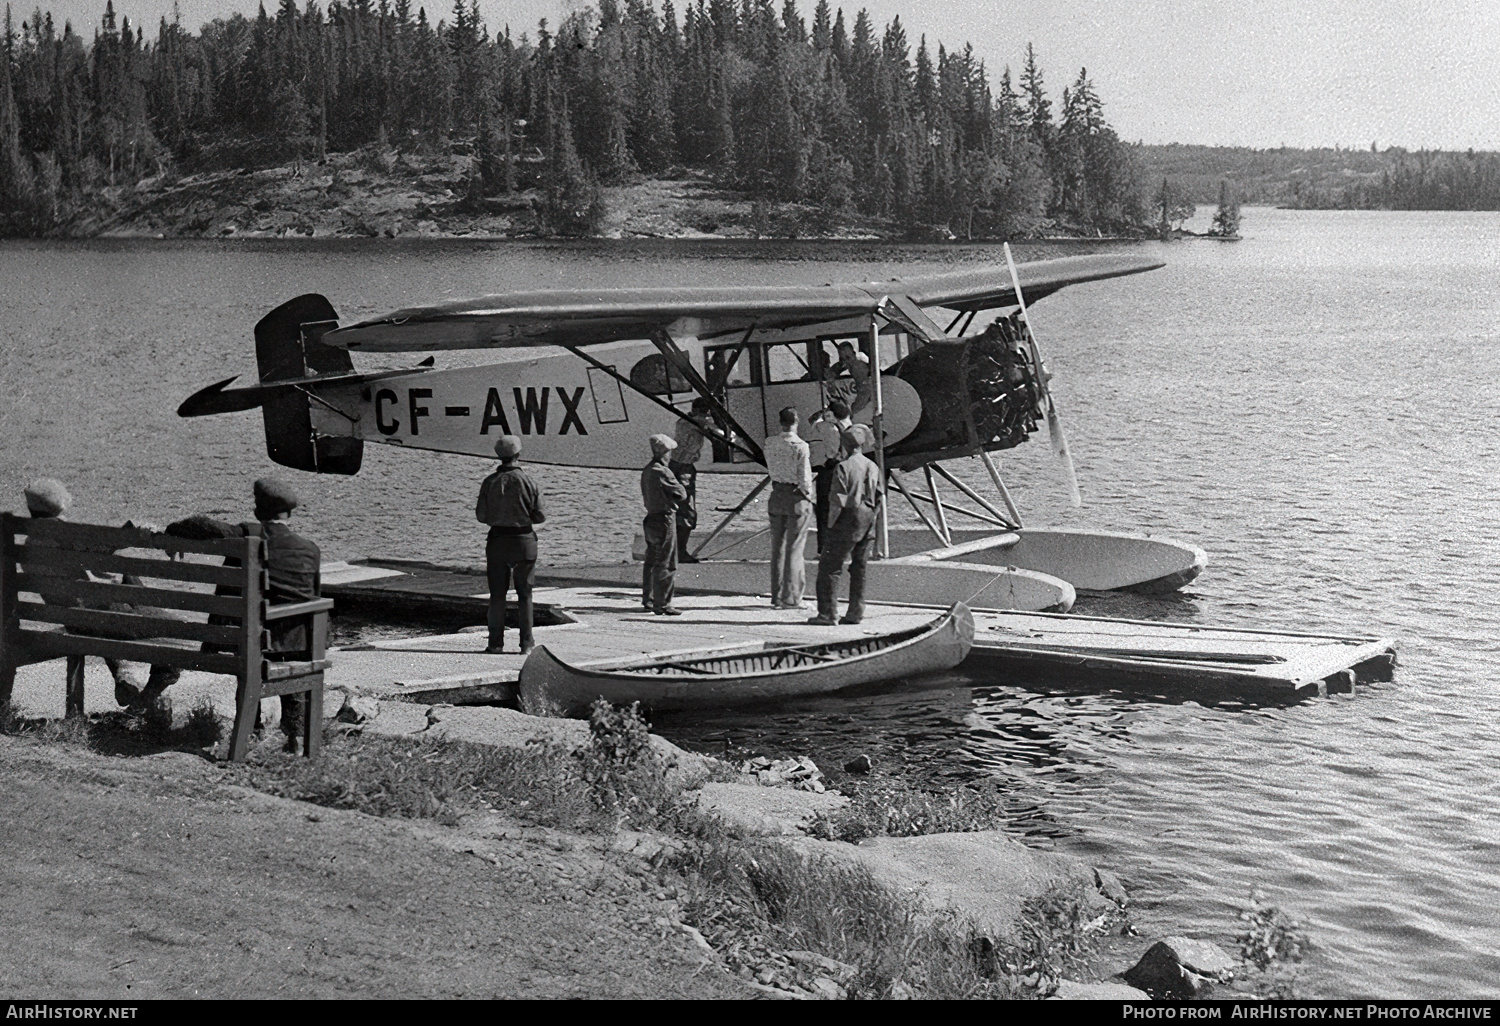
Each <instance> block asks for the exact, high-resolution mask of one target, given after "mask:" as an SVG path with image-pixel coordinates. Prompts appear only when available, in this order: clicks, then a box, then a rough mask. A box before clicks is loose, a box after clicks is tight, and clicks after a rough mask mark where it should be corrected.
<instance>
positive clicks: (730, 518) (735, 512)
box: [692, 475, 771, 556]
mask: <svg viewBox="0 0 1500 1026" xmlns="http://www.w3.org/2000/svg"><path fill="white" fill-rule="evenodd" d="M770 483H771V478H770V476H769V475H767V476H766V477H763V478H761V479H760V484H758V485H756V486H755V487H754V488H752V489H750V494H749V495H747V496H745V497H744V498H743V499H741V500H740V504H739V505H738V506H736V507H734V509H732V510H730V511H729V513H728V515H726V516H725V517H724V519H723V520H720V521H719V526H718V527H715V528H714V529H713V530H712V531H710V532H708V537H707V538H704V539H703V540H702V541H701V542H699V543H698V547H697V548H695V549H694V550H693V553H692V554H693V555H694V556H697V555H698V554H699V553H701V552H702V551H703V550H704V549H706V548H708V543H709V542H711V541H713V540H714V539H715V538H717V537H718V536H719V535H721V534H723V533H724V528H726V527H728V526H729V525H730V524H731V523H733V522H734V518H735V517H737V516H739V515H740V514H741V513H743V512H744V511H745V507H746V506H748V505H750V504H751V503H752V502H754V501H755V497H756V496H757V495H759V494H760V493H761V492H763V491H765V489H766V485H768V484H770ZM764 533H765V532H764V531H761V532H759V533H758V534H757V535H752V536H751V537H758V536H759V534H764ZM746 540H747V541H748V540H749V539H746ZM731 548H733V546H731Z"/></svg>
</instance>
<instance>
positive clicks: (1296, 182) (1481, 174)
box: [1135, 143, 1500, 210]
mask: <svg viewBox="0 0 1500 1026" xmlns="http://www.w3.org/2000/svg"><path fill="white" fill-rule="evenodd" d="M1135 151H1136V152H1135V155H1136V158H1137V160H1138V162H1139V163H1140V165H1141V166H1142V167H1143V168H1144V169H1145V171H1146V174H1147V176H1148V180H1149V181H1153V182H1155V181H1160V180H1162V179H1163V178H1166V179H1168V180H1169V181H1170V183H1171V187H1172V189H1173V190H1174V191H1176V192H1177V193H1179V194H1180V195H1182V196H1183V197H1184V198H1186V199H1188V200H1191V201H1194V202H1197V203H1207V202H1211V201H1212V200H1213V198H1214V196H1215V194H1216V193H1217V191H1218V190H1219V188H1220V183H1221V182H1223V181H1224V180H1226V179H1227V180H1229V181H1231V182H1232V183H1233V188H1234V191H1235V193H1236V194H1237V195H1238V196H1239V198H1240V199H1241V200H1242V201H1243V202H1246V203H1252V204H1258V205H1271V206H1287V207H1297V208H1304V209H1317V208H1358V209H1386V210H1500V154H1497V153H1492V152H1482V151H1481V152H1476V151H1474V150H1468V151H1456V150H1418V151H1411V150H1407V149H1404V148H1401V147H1397V146H1389V147H1386V148H1385V149H1380V148H1378V147H1377V146H1375V145H1373V144H1372V145H1370V146H1368V147H1355V148H1352V149H1351V148H1342V147H1329V148H1323V149H1294V148H1290V147H1280V148H1277V149H1267V150H1254V149H1249V148H1246V147H1230V146H1185V145H1182V144H1177V143H1174V144H1172V145H1169V146H1138V147H1136V148H1135Z"/></svg>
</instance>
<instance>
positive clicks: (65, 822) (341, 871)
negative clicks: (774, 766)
mask: <svg viewBox="0 0 1500 1026" xmlns="http://www.w3.org/2000/svg"><path fill="white" fill-rule="evenodd" d="M223 774H224V771H222V770H220V769H218V768H216V767H215V766H213V765H212V764H210V763H208V762H206V761H204V760H202V759H200V758H198V757H197V756H193V755H188V754H183V753H166V754H162V755H156V756H147V757H143V758H130V759H122V758H111V757H107V756H100V755H94V754H91V753H89V752H87V751H84V750H82V749H80V748H76V747H74V746H71V745H57V744H40V743H37V742H35V741H31V740H27V739H24V738H14V737H0V792H3V793H4V794H5V796H6V797H5V800H4V803H3V805H4V813H5V827H4V829H3V830H0V890H3V892H4V893H5V895H6V898H5V900H4V901H3V902H0V993H5V994H7V995H10V996H13V997H17V998H114V999H122V998H132V997H139V998H169V997H214V998H261V997H295V998H306V997H383V998H453V997H484V998H488V997H531V998H560V997H591V998H608V997H651V998H715V997H742V996H746V991H745V990H744V989H742V988H741V987H740V985H739V984H737V983H735V982H734V981H732V980H731V979H729V978H728V977H727V976H726V975H725V974H723V973H722V972H721V971H718V970H715V969H712V968H709V967H707V966H705V965H704V964H703V959H702V958H701V956H698V955H697V954H696V952H695V951H694V949H693V948H692V946H691V943H690V942H689V941H688V940H687V939H686V938H684V937H683V936H682V935H681V934H680V933H678V932H676V931H674V930H673V929H672V928H671V927H670V926H669V925H667V923H668V920H669V918H670V917H671V914H672V911H673V907H674V906H673V902H672V900H671V898H670V897H669V896H667V895H666V894H665V892H661V891H658V890H656V886H657V885H656V883H655V881H654V878H652V876H651V874H650V873H649V872H647V871H646V870H645V864H644V863H642V862H640V861H639V860H638V859H633V858H632V857H630V856H616V855H612V854H604V853H601V852H599V851H597V850H594V849H592V848H589V847H587V846H586V845H583V844H580V843H577V842H576V841H573V840H570V839H569V835H561V834H556V833H553V832H542V831H534V830H532V831H527V832H526V835H525V837H524V838H518V837H514V836H512V837H506V836H498V837H497V836H495V831H493V830H491V831H488V832H487V833H486V831H475V830H472V829H468V828H467V825H465V826H461V827H460V828H458V829H449V828H443V827H438V826H435V825H432V824H430V823H414V822H407V821H397V820H384V819H377V818H373V817H370V816H365V815H362V814H359V813H353V812H342V811H338V810H332V809H326V808H320V807H317V806H312V805H307V804H304V803H301V802H294V801H289V800H285V799H279V798H274V797H271V796H268V795H265V794H261V793H259V792H255V791H251V790H247V789H245V788H241V787H237V786H234V785H232V784H229V783H228V782H227V781H226V780H225V778H224V775H223ZM512 833H514V832H512Z"/></svg>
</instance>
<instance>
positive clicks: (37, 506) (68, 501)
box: [26, 477, 73, 517]
mask: <svg viewBox="0 0 1500 1026" xmlns="http://www.w3.org/2000/svg"><path fill="white" fill-rule="evenodd" d="M71 505H73V496H71V495H69V494H68V490H67V489H66V488H64V487H63V483H62V482H61V481H59V480H57V478H55V477H39V478H37V479H36V480H35V481H33V482H31V484H29V485H27V486H26V508H27V509H28V510H30V511H31V515H32V516H35V517H60V516H62V515H63V513H64V511H66V510H67V508H68V507H69V506H71Z"/></svg>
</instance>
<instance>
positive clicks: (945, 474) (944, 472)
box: [932, 463, 1021, 530]
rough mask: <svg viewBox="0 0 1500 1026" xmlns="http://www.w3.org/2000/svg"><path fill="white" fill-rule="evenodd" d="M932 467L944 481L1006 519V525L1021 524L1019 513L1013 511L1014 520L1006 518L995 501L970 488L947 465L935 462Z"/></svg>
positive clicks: (1015, 525)
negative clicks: (997, 507) (996, 506)
mask: <svg viewBox="0 0 1500 1026" xmlns="http://www.w3.org/2000/svg"><path fill="white" fill-rule="evenodd" d="M932 469H933V470H935V471H937V472H938V474H939V475H940V476H941V477H942V479H943V480H944V481H947V482H948V483H949V484H951V485H952V486H953V487H954V488H957V489H958V490H959V491H961V492H963V493H964V494H965V495H967V496H968V497H969V498H971V499H973V500H974V501H975V502H977V503H979V505H981V506H983V507H984V508H985V509H987V510H989V511H990V512H991V513H992V514H994V516H995V517H996V519H998V520H1002V521H1004V522H1005V526H1006V527H1007V528H1010V529H1012V530H1014V529H1015V528H1017V527H1020V526H1021V525H1020V524H1019V523H1018V522H1017V521H1019V520H1020V519H1021V518H1020V516H1019V514H1015V513H1012V514H1011V516H1012V517H1014V520H1006V519H1005V514H1004V513H1002V512H1000V511H999V510H998V509H996V508H995V504H994V503H992V502H990V501H989V500H988V499H986V498H985V497H984V496H982V495H980V494H979V493H978V492H976V491H975V490H974V489H972V488H970V487H969V486H968V485H966V484H964V483H963V482H962V481H960V480H959V479H958V478H956V477H954V476H953V475H952V474H951V473H950V472H949V471H948V468H947V467H945V466H943V465H942V464H941V463H934V464H933V465H932Z"/></svg>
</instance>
